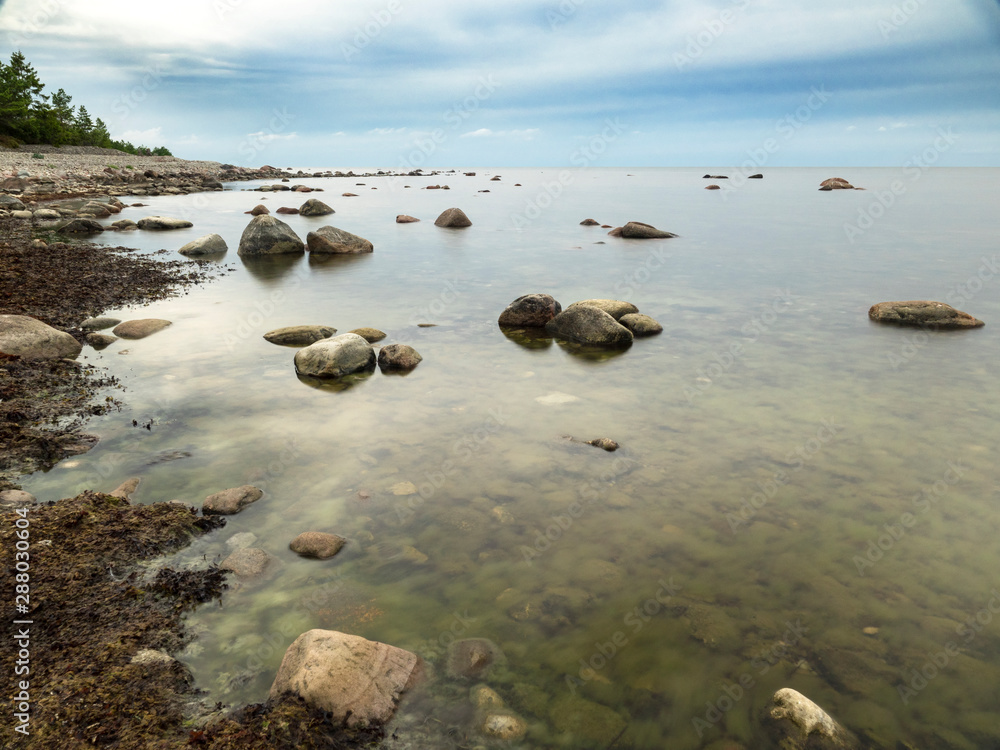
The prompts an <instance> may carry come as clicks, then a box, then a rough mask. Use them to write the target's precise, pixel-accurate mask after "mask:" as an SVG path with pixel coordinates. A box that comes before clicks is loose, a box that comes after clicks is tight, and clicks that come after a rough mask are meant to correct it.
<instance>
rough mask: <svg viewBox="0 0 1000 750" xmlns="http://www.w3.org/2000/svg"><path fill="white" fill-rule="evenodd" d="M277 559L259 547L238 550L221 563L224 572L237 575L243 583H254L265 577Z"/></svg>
mask: <svg viewBox="0 0 1000 750" xmlns="http://www.w3.org/2000/svg"><path fill="white" fill-rule="evenodd" d="M276 559H277V558H275V557H274V555H272V554H270V553H269V552H267V551H266V550H262V549H260V548H258V547H246V548H244V549H238V550H236V551H235V552H233V553H232V554H230V555H229V557H227V558H226V559H225V560H223V561H222V562H221V563H219V567H220V568H222V569H223V570H229V571H232V572H233V573H235V574H236V576H237V577H238V578H239V579H240V580H242V581H252V580H254V579H257V578H260V577H261V576H263V575H264V574H265V573H266V572H267V571H268V570H269V569H270V567H271V566H272V565H273V564H274V562H275V561H276Z"/></svg>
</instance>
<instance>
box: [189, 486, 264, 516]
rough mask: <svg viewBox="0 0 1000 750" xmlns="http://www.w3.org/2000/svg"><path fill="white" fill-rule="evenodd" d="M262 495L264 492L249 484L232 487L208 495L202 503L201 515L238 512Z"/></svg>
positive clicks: (227, 514) (220, 514) (224, 514)
mask: <svg viewBox="0 0 1000 750" xmlns="http://www.w3.org/2000/svg"><path fill="white" fill-rule="evenodd" d="M263 496H264V492H263V491H262V490H260V489H258V488H257V487H254V486H253V485H250V484H245V485H243V486H242V487H233V488H231V489H228V490H223V491H222V492H216V493H215V494H214V495H209V496H208V497H206V498H205V502H204V503H202V506H201V512H202V514H203V515H206V516H207V515H212V514H214V515H218V516H231V515H233V514H234V513H239V512H240V511H241V510H243V509H244V508H245V507H246V506H248V505H250V503H255V502H257V501H258V500H260V499H261V498H262V497H263Z"/></svg>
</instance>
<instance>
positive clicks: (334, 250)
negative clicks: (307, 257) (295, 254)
mask: <svg viewBox="0 0 1000 750" xmlns="http://www.w3.org/2000/svg"><path fill="white" fill-rule="evenodd" d="M306 246H307V247H308V248H309V252H310V253H327V254H330V255H360V254H362V253H370V252H372V251H373V250H374V249H375V246H374V245H372V243H371V242H369V241H368V240H366V239H365V238H364V237H358V236H357V235H356V234H351V233H350V232H345V231H344V230H343V229H337V227H330V226H326V227H320V228H319V229H317V230H316V231H314V232H309V234H307V235H306Z"/></svg>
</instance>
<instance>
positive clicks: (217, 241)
mask: <svg viewBox="0 0 1000 750" xmlns="http://www.w3.org/2000/svg"><path fill="white" fill-rule="evenodd" d="M227 250H229V246H228V245H227V244H226V241H225V240H224V239H222V236H221V235H218V234H206V235H205V236H204V237H199V238H198V239H196V240H192V241H191V242H189V243H187V244H186V245H184V246H183V247H181V248H180V249H179V250H178V251H177V252H179V253H180V254H181V255H191V256H196V255H216V254H218V253H224V252H226V251H227Z"/></svg>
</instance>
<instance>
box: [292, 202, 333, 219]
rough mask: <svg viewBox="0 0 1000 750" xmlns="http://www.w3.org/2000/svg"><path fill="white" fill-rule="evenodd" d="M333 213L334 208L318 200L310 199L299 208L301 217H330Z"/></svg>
mask: <svg viewBox="0 0 1000 750" xmlns="http://www.w3.org/2000/svg"><path fill="white" fill-rule="evenodd" d="M332 213H334V210H333V209H332V208H330V207H329V206H328V205H326V204H325V203H324V202H323V201H321V200H318V199H316V198H310V199H309V200H307V201H306V202H305V203H303V204H302V205H301V206H299V214H300V215H301V216H328V215H330V214H332Z"/></svg>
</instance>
